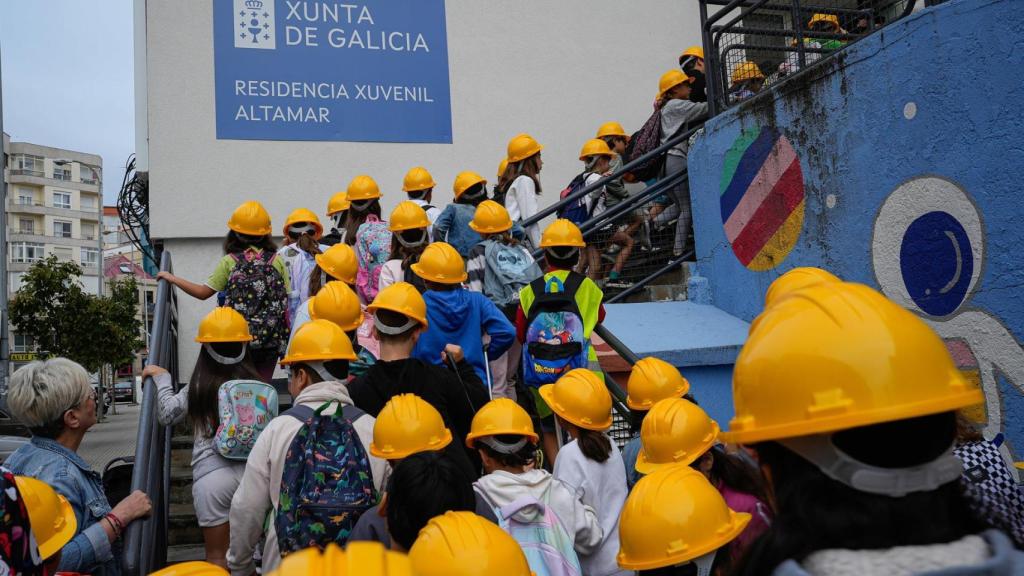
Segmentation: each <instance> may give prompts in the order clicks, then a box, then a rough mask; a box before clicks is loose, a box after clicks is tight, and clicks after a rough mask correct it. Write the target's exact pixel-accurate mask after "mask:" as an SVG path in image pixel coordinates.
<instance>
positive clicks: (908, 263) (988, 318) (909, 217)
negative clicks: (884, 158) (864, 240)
mask: <svg viewBox="0 0 1024 576" xmlns="http://www.w3.org/2000/svg"><path fill="white" fill-rule="evenodd" d="M871 258H872V263H873V267H874V272H875V278H876V280H877V281H878V285H879V287H880V288H881V289H882V291H883V292H884V293H885V295H886V296H888V297H889V298H891V299H892V300H894V301H896V302H898V303H900V304H901V305H903V306H905V307H907V308H909V309H911V310H913V311H915V312H917V313H919V314H921V315H922V316H923V317H924V318H925V320H926V321H927V322H928V323H929V324H930V325H931V326H932V328H933V329H934V330H935V331H936V332H937V333H938V334H939V335H940V336H941V337H942V338H943V339H944V340H945V341H946V346H947V348H948V349H949V351H950V353H951V354H952V356H953V359H954V361H955V362H956V364H957V367H958V368H959V369H960V370H961V371H962V372H963V373H964V374H965V375H966V376H967V378H968V379H970V380H973V381H974V382H975V383H976V384H978V385H980V386H981V388H982V390H984V392H985V405H984V407H980V408H979V409H978V410H975V411H973V412H972V413H969V414H968V415H969V416H970V417H972V418H973V419H974V420H976V421H977V422H979V423H981V424H982V425H984V431H985V435H986V437H988V438H989V439H998V438H1001V437H1002V436H1001V434H1002V433H1003V432H1004V431H1005V430H1007V427H1006V414H1010V413H1018V414H1019V413H1020V411H1019V408H1017V409H1011V407H1019V406H1020V405H1021V404H1022V403H1024V396H1022V392H1024V348H1022V347H1021V344H1020V343H1019V342H1018V341H1017V339H1016V338H1015V337H1014V335H1013V333H1011V332H1010V330H1009V329H1007V328H1006V326H1005V324H1004V323H1003V322H1002V320H1001V319H999V318H997V317H995V316H993V315H992V314H990V313H988V312H986V311H985V310H982V309H979V308H977V307H975V306H972V297H973V296H974V294H975V293H976V292H977V291H978V290H979V288H980V286H979V284H980V280H981V277H982V272H983V269H984V267H985V236H984V225H983V222H982V219H981V214H980V211H979V210H978V208H977V206H976V205H975V203H974V201H973V200H972V199H971V197H970V195H969V194H968V193H967V192H966V191H965V190H964V189H963V188H962V187H961V186H959V185H958V184H957V183H955V182H953V181H951V180H948V179H946V178H941V177H938V176H922V177H918V178H913V179H911V180H908V181H906V182H904V183H903V184H901V185H899V186H897V187H896V189H895V190H893V192H892V193H891V194H890V195H889V196H888V198H886V200H885V202H883V204H882V206H881V208H880V209H879V211H878V216H877V218H876V219H875V225H874V232H873V234H872V245H871ZM1008 440H1009V441H1010V442H1009V444H1010V446H1009V447H1006V448H1004V450H1005V451H1006V453H1007V454H1009V452H1010V450H1011V448H1012V449H1015V451H1016V452H1017V454H1018V455H1019V454H1020V453H1021V450H1024V438H1018V437H1012V436H1011V437H1010V438H1008ZM1018 459H1019V458H1018Z"/></svg>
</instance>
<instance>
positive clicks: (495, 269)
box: [481, 240, 544, 308]
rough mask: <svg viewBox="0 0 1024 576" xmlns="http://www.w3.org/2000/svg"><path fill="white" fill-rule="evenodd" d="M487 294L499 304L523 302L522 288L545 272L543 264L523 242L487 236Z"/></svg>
mask: <svg viewBox="0 0 1024 576" xmlns="http://www.w3.org/2000/svg"><path fill="white" fill-rule="evenodd" d="M481 244H483V246H484V296H487V298H488V299H489V300H490V301H491V302H494V304H495V305H496V306H497V307H498V308H505V307H507V306H509V305H511V304H517V303H518V302H519V291H520V290H522V289H523V287H524V286H526V285H528V284H529V283H530V282H532V281H533V280H534V279H536V278H539V277H540V276H543V275H544V272H543V271H541V269H540V266H539V265H538V264H537V262H536V261H535V260H534V259H533V257H532V256H530V255H529V253H527V252H526V251H525V250H523V249H522V248H520V247H519V246H509V245H507V244H503V243H501V242H497V241H495V240H484V241H483V242H481Z"/></svg>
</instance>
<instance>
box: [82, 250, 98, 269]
mask: <svg viewBox="0 0 1024 576" xmlns="http://www.w3.org/2000/svg"><path fill="white" fill-rule="evenodd" d="M99 261H100V251H99V250H98V249H96V248H82V266H93V267H95V266H98V265H99Z"/></svg>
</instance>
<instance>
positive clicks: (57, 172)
mask: <svg viewBox="0 0 1024 576" xmlns="http://www.w3.org/2000/svg"><path fill="white" fill-rule="evenodd" d="M53 179H54V180H65V181H70V180H71V166H70V165H68V164H57V163H54V164H53Z"/></svg>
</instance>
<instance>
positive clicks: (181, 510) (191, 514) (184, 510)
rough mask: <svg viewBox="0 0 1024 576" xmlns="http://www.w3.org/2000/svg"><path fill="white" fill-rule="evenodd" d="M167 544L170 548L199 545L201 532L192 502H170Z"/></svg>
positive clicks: (201, 538)
mask: <svg viewBox="0 0 1024 576" xmlns="http://www.w3.org/2000/svg"><path fill="white" fill-rule="evenodd" d="M167 531H168V534H167V541H168V542H167V543H168V545H170V546H190V545H197V544H199V545H201V544H202V543H203V531H202V529H201V528H200V527H199V521H198V520H196V511H195V508H193V507H192V502H191V501H189V502H181V503H175V502H172V503H171V505H170V514H169V516H168V518H167Z"/></svg>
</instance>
